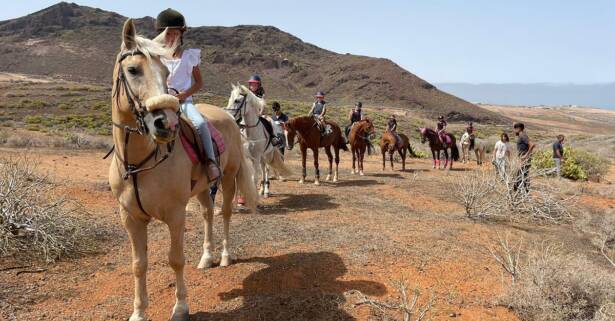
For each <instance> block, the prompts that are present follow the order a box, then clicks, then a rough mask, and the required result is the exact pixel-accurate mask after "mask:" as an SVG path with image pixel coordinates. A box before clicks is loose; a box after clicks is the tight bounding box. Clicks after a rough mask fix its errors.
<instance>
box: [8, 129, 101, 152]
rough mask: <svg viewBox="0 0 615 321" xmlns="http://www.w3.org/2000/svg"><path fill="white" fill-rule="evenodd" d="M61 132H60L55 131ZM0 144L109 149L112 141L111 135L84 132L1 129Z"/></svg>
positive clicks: (21, 146) (20, 146)
mask: <svg viewBox="0 0 615 321" xmlns="http://www.w3.org/2000/svg"><path fill="white" fill-rule="evenodd" d="M55 134H60V133H55ZM0 145H4V146H7V147H18V148H23V147H44V148H46V147H53V148H78V149H108V148H110V147H111V145H112V142H111V139H110V138H109V137H100V136H92V135H88V134H84V133H68V134H62V135H45V134H41V133H33V132H24V131H11V132H9V131H0Z"/></svg>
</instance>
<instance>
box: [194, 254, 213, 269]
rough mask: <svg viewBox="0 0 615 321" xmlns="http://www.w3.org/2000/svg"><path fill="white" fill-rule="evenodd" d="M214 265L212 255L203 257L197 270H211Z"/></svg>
mask: <svg viewBox="0 0 615 321" xmlns="http://www.w3.org/2000/svg"><path fill="white" fill-rule="evenodd" d="M213 265H214V259H213V257H211V256H210V255H203V256H202V257H201V261H200V262H199V265H197V269H200V270H204V269H209V268H211V267H212V266H213Z"/></svg>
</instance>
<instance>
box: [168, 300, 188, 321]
mask: <svg viewBox="0 0 615 321" xmlns="http://www.w3.org/2000/svg"><path fill="white" fill-rule="evenodd" d="M189 319H190V313H189V310H188V305H187V304H186V303H183V304H175V306H174V307H173V313H172V314H171V321H188V320H189Z"/></svg>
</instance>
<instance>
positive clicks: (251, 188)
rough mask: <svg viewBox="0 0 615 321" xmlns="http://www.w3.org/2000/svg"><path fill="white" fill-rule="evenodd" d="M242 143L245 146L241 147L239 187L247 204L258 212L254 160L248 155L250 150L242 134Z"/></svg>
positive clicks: (253, 210)
mask: <svg viewBox="0 0 615 321" xmlns="http://www.w3.org/2000/svg"><path fill="white" fill-rule="evenodd" d="M241 141H242V145H244V147H242V148H241V153H240V155H239V156H240V158H241V163H240V164H239V172H238V173H237V187H238V188H239V192H240V193H241V195H242V196H243V197H244V198H245V201H246V203H245V206H246V207H247V208H249V209H250V210H251V212H252V213H256V205H257V203H258V193H257V191H256V185H255V184H254V179H253V177H254V166H253V165H252V161H251V160H250V158H249V157H248V152H247V151H246V149H247V148H246V147H245V144H243V142H244V138H243V136H242V139H241Z"/></svg>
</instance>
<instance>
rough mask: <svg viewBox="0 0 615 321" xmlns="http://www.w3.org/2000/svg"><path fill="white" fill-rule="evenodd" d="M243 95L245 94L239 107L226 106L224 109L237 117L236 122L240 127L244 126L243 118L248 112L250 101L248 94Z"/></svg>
mask: <svg viewBox="0 0 615 321" xmlns="http://www.w3.org/2000/svg"><path fill="white" fill-rule="evenodd" d="M241 96H243V99H242V100H241V104H239V107H233V108H228V107H226V108H224V110H226V112H227V113H229V114H230V115H231V116H233V118H234V119H235V122H236V123H237V125H238V126H239V127H242V125H241V121H242V120H243V117H244V115H245V113H246V112H245V109H246V104H247V102H248V95H244V94H241Z"/></svg>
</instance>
